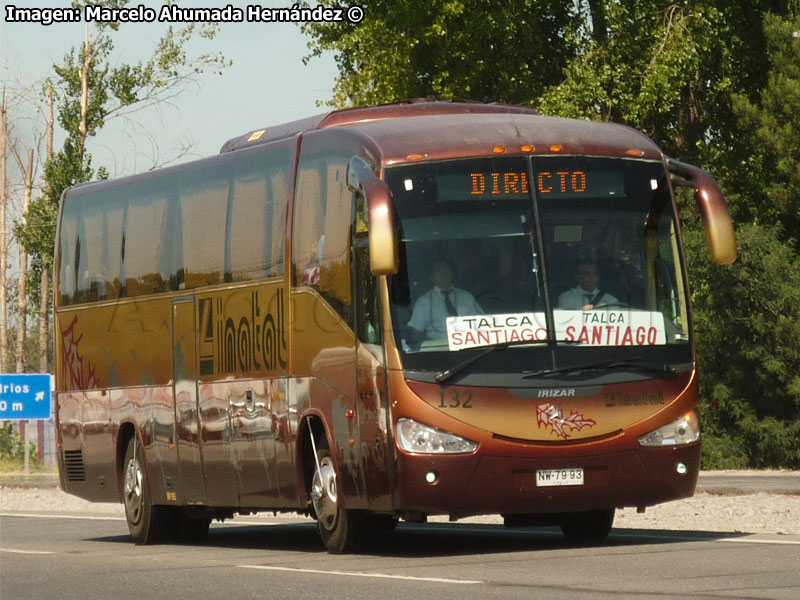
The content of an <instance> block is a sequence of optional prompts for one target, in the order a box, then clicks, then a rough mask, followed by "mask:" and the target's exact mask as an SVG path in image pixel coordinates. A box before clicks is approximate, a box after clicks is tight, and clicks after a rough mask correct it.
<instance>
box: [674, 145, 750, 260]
mask: <svg viewBox="0 0 800 600" xmlns="http://www.w3.org/2000/svg"><path fill="white" fill-rule="evenodd" d="M667 170H669V173H670V175H671V179H672V184H673V185H676V186H680V187H688V188H692V189H694V199H695V202H697V207H698V208H699V209H700V216H701V217H702V219H703V229H704V230H705V232H706V242H707V243H708V250H709V252H710V253H711V260H713V261H714V262H715V263H716V264H718V265H729V264H731V263H732V262H733V261H735V260H736V236H735V234H734V232H733V223H732V222H731V215H730V213H729V212H728V205H727V204H726V202H725V196H723V195H722V190H720V189H719V186H718V185H717V182H716V181H714V178H713V177H711V175H709V174H708V173H706V172H705V171H703V169H700V168H698V167H695V166H694V165H689V164H686V163H682V162H680V161H677V160H674V159H671V158H667Z"/></svg>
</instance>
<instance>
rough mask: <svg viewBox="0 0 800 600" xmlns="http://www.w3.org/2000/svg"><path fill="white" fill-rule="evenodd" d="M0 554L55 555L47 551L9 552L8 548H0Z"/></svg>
mask: <svg viewBox="0 0 800 600" xmlns="http://www.w3.org/2000/svg"><path fill="white" fill-rule="evenodd" d="M0 552H9V553H11V554H55V552H49V551H47V550H11V549H9V548H0Z"/></svg>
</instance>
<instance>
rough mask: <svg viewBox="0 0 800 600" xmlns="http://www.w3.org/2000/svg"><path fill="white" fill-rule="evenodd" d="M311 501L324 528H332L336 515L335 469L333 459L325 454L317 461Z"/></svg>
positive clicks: (337, 509) (337, 507) (337, 508)
mask: <svg viewBox="0 0 800 600" xmlns="http://www.w3.org/2000/svg"><path fill="white" fill-rule="evenodd" d="M311 501H312V503H313V504H314V512H316V513H317V519H318V520H319V522H320V524H321V525H322V526H323V527H324V528H325V529H333V528H334V526H335V525H336V517H337V515H338V511H339V506H338V495H337V492H336V470H335V469H334V468H333V461H332V460H331V459H330V457H329V456H325V457H324V458H323V459H322V460H321V461H320V463H319V469H317V471H316V472H315V473H314V480H313V481H312V482H311Z"/></svg>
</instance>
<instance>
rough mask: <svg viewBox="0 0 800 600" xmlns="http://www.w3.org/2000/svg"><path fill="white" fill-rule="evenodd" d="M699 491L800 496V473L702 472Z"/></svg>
mask: <svg viewBox="0 0 800 600" xmlns="http://www.w3.org/2000/svg"><path fill="white" fill-rule="evenodd" d="M697 491H698V492H705V493H707V494H721V495H737V496H742V495H746V494H759V493H764V494H788V495H797V496H800V471H702V472H701V473H700V478H699V479H698V481H697Z"/></svg>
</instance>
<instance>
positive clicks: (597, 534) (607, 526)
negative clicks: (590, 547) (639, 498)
mask: <svg viewBox="0 0 800 600" xmlns="http://www.w3.org/2000/svg"><path fill="white" fill-rule="evenodd" d="M559 525H560V526H561V531H562V532H563V533H564V535H565V536H566V537H567V539H568V540H570V541H571V542H577V543H581V544H586V543H592V542H602V541H603V540H605V539H606V538H607V537H608V534H609V533H610V532H611V528H612V527H613V525H614V509H613V508H609V509H604V510H593V511H588V512H577V513H565V514H563V515H561V517H560V518H559Z"/></svg>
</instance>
